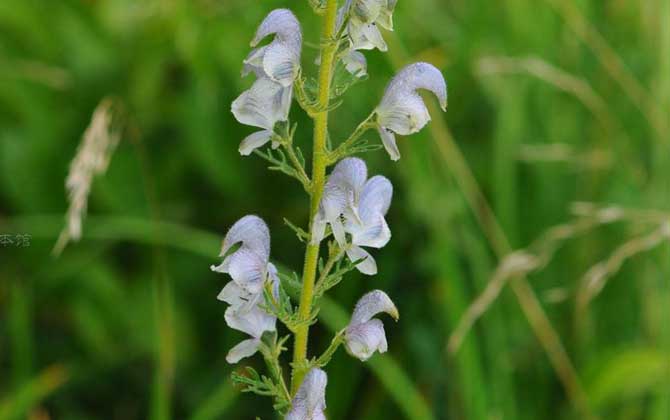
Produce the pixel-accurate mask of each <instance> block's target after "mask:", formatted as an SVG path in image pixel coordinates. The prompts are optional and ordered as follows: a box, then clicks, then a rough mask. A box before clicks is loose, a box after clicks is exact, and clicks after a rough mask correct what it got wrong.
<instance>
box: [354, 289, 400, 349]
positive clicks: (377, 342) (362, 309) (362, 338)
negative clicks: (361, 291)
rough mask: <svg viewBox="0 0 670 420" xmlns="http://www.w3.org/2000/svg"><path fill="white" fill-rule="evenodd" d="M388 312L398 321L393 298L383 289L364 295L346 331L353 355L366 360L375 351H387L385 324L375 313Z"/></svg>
mask: <svg viewBox="0 0 670 420" xmlns="http://www.w3.org/2000/svg"><path fill="white" fill-rule="evenodd" d="M381 312H386V313H387V314H389V315H391V317H393V319H395V320H396V321H397V320H398V318H399V314H398V309H397V308H396V307H395V305H394V304H393V302H392V301H391V298H389V297H388V295H387V294H386V293H384V292H382V291H381V290H373V291H372V292H369V293H367V294H366V295H364V296H363V297H362V298H360V300H359V301H358V303H356V307H355V308H354V313H353V315H352V316H351V321H350V322H349V325H348V326H347V329H346V331H345V333H344V339H345V342H344V343H345V347H346V348H347V351H348V352H349V354H351V355H352V356H354V357H356V358H358V359H360V360H362V361H366V360H368V359H369V358H370V356H372V354H373V353H374V352H375V351H379V353H385V352H386V350H387V349H388V345H387V343H386V333H385V332H384V324H382V322H381V321H380V320H379V319H376V318H373V317H374V316H375V315H377V314H379V313H381Z"/></svg>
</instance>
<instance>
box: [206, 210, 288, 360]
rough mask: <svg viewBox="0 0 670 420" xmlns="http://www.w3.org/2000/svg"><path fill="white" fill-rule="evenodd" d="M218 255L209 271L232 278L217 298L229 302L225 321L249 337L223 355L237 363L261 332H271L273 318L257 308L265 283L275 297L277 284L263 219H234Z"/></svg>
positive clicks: (255, 347) (248, 353)
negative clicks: (220, 260)
mask: <svg viewBox="0 0 670 420" xmlns="http://www.w3.org/2000/svg"><path fill="white" fill-rule="evenodd" d="M220 255H221V257H223V262H222V263H221V264H220V265H219V266H212V267H211V268H212V270H213V271H217V272H220V273H227V274H229V275H230V277H231V278H232V279H233V281H231V282H229V283H228V284H226V286H225V287H224V288H223V289H222V290H221V292H220V293H219V295H218V297H217V298H218V299H219V300H221V301H224V302H226V303H228V304H229V305H230V306H229V307H228V308H227V309H226V314H225V319H226V323H227V324H228V326H229V327H230V328H233V329H236V330H238V331H242V332H244V333H246V334H248V335H249V336H250V337H251V338H249V339H247V340H244V341H242V342H241V343H239V344H238V345H236V346H235V347H233V348H232V349H231V350H230V352H229V353H228V355H227V356H226V360H227V361H228V362H229V363H237V362H238V361H239V360H240V359H242V358H245V357H248V356H251V355H252V354H254V353H255V352H256V351H257V350H258V347H259V345H260V343H261V341H260V339H261V337H262V335H263V333H264V332H265V331H274V330H275V326H276V321H277V319H276V318H275V317H274V316H273V315H271V314H269V313H267V312H266V311H265V310H264V309H263V308H262V307H261V305H262V304H263V303H264V299H263V287H264V286H265V284H266V283H270V284H271V285H272V291H273V294H274V295H275V296H276V295H277V294H278V287H279V278H278V276H277V269H276V268H275V266H274V265H273V264H272V263H270V261H269V258H270V231H269V230H268V227H267V225H266V224H265V222H263V220H262V219H261V218H259V217H258V216H245V217H243V218H241V219H240V220H238V221H237V222H236V223H235V224H234V225H233V226H232V227H231V228H230V230H228V233H227V234H226V236H225V238H224V240H223V245H222V247H221V254H220Z"/></svg>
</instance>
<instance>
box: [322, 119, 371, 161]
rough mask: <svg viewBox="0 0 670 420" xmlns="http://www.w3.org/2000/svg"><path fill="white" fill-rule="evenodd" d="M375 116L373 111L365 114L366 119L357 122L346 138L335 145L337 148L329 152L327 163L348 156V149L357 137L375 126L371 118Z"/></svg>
mask: <svg viewBox="0 0 670 420" xmlns="http://www.w3.org/2000/svg"><path fill="white" fill-rule="evenodd" d="M374 116H375V112H374V111H373V112H372V113H370V115H368V116H367V118H366V119H364V120H363V122H361V123H360V124H358V127H356V129H355V130H354V132H353V133H351V135H350V136H349V138H348V139H346V140H345V141H343V142H342V143H341V144H340V145H339V146H337V149H335V150H333V151H332V152H331V153H329V155H328V162H329V163H331V164H332V163H335V162H337V161H338V160H340V159H341V158H343V157H345V156H348V155H349V154H350V153H349V149H350V148H351V147H353V146H354V145H355V144H356V142H357V141H358V139H360V138H361V136H362V135H363V134H365V132H366V131H368V130H370V129H371V128H375V127H376V126H377V123H375V122H374V121H372V119H373V118H374Z"/></svg>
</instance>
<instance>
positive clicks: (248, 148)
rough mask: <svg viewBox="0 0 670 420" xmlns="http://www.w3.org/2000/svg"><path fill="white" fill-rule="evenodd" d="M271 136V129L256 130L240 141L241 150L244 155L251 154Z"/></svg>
mask: <svg viewBox="0 0 670 420" xmlns="http://www.w3.org/2000/svg"><path fill="white" fill-rule="evenodd" d="M270 138H272V131H270V130H262V131H256V132H255V133H252V134H249V135H248V136H247V137H246V138H245V139H244V140H242V143H240V148H239V152H240V154H241V155H242V156H249V155H250V154H251V152H253V151H254V150H255V149H258V148H259V147H261V146H263V145H264V144H265V143H267V142H268V141H270Z"/></svg>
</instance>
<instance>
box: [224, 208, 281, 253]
mask: <svg viewBox="0 0 670 420" xmlns="http://www.w3.org/2000/svg"><path fill="white" fill-rule="evenodd" d="M238 243H241V244H242V246H244V247H246V248H248V249H249V250H251V251H252V252H255V253H256V254H258V255H259V256H261V257H262V258H263V259H265V260H267V259H268V258H270V229H268V225H266V224H265V222H264V221H263V219H261V218H260V217H258V216H255V215H247V216H244V217H242V218H241V219H240V220H238V221H237V222H235V223H234V224H233V226H231V227H230V229H228V232H227V233H226V236H225V237H224V238H223V245H222V246H221V253H220V254H219V255H220V256H222V257H223V256H225V255H226V254H227V253H228V251H229V250H230V248H232V247H233V246H234V245H236V244H238Z"/></svg>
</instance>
